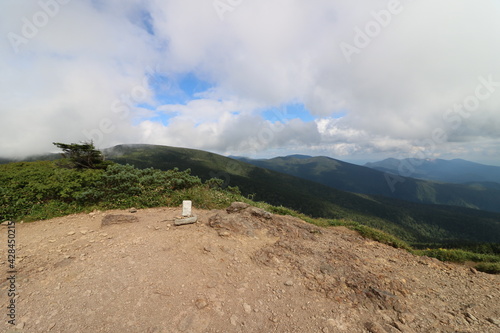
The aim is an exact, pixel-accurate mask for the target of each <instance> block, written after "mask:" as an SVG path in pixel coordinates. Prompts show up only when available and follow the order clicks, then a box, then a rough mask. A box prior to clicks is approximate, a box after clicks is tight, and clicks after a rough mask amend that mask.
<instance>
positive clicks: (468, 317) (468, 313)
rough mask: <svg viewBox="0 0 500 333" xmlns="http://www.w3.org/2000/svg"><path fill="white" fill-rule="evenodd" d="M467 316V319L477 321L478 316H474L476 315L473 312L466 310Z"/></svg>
mask: <svg viewBox="0 0 500 333" xmlns="http://www.w3.org/2000/svg"><path fill="white" fill-rule="evenodd" d="M465 317H466V318H467V319H470V320H472V321H477V318H476V317H474V315H473V314H472V313H470V312H466V313H465Z"/></svg>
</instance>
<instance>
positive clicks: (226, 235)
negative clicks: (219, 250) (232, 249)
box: [219, 231, 231, 237]
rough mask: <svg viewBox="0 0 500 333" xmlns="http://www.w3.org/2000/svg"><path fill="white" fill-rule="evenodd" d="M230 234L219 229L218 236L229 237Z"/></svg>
mask: <svg viewBox="0 0 500 333" xmlns="http://www.w3.org/2000/svg"><path fill="white" fill-rule="evenodd" d="M230 235H231V234H230V233H229V231H219V236H220V237H229V236H230Z"/></svg>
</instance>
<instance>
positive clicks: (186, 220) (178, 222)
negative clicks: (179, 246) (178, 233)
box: [174, 216, 198, 226]
mask: <svg viewBox="0 0 500 333" xmlns="http://www.w3.org/2000/svg"><path fill="white" fill-rule="evenodd" d="M197 221H198V216H193V217H187V218H184V219H179V220H176V221H175V222H174V225H176V226H179V225H186V224H193V223H196V222H197Z"/></svg>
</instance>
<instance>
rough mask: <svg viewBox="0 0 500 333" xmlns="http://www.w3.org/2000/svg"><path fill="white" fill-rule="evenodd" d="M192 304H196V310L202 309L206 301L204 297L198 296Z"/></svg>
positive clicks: (205, 305) (206, 303) (206, 304)
mask: <svg viewBox="0 0 500 333" xmlns="http://www.w3.org/2000/svg"><path fill="white" fill-rule="evenodd" d="M194 304H195V305H196V307H197V308H198V310H201V309H204V308H206V307H207V306H208V302H207V300H206V299H204V298H198V299H197V300H196V301H195V302H194Z"/></svg>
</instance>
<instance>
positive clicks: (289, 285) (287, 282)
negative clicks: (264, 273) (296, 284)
mask: <svg viewBox="0 0 500 333" xmlns="http://www.w3.org/2000/svg"><path fill="white" fill-rule="evenodd" d="M285 286H288V287H291V286H293V281H292V280H288V281H286V282H285Z"/></svg>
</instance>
